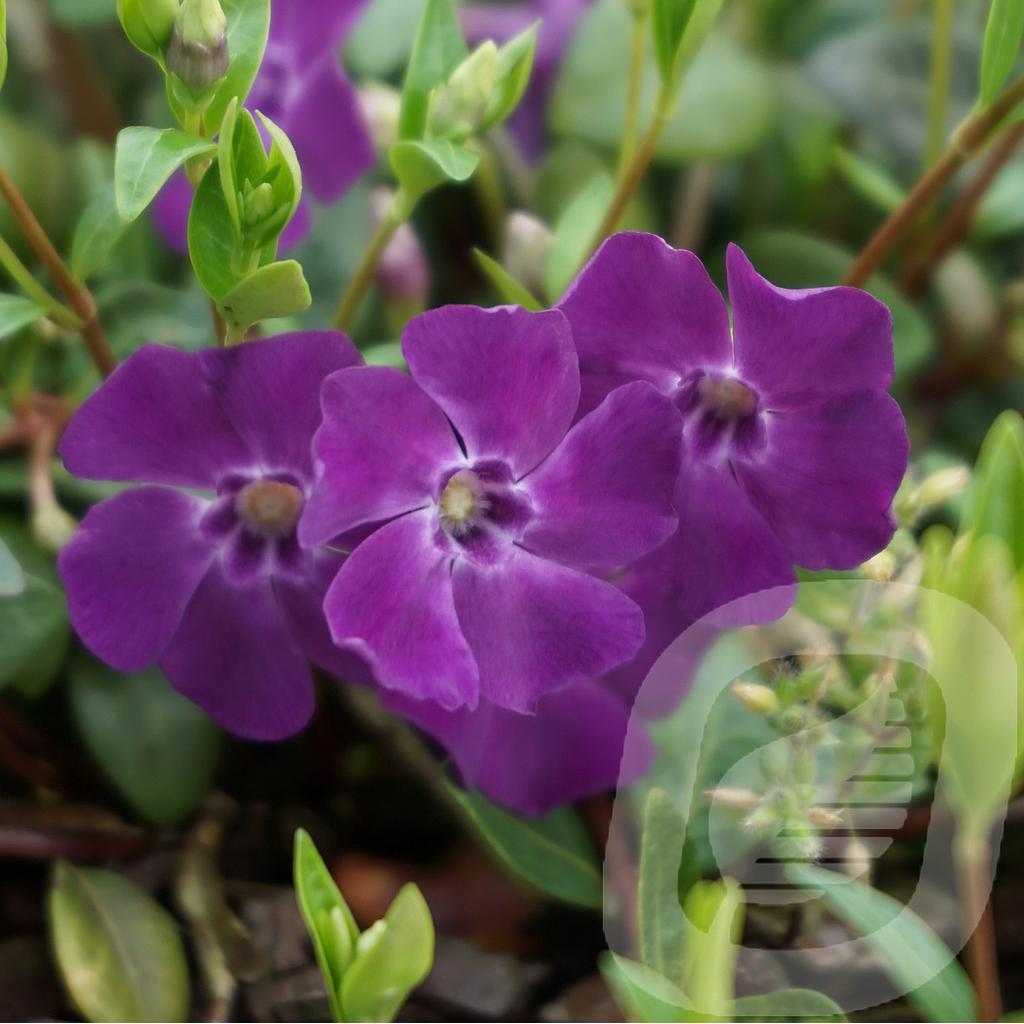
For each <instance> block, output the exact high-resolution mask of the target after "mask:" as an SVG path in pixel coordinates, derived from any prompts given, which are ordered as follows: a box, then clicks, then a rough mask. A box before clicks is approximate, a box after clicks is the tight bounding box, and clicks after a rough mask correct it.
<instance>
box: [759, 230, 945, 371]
mask: <svg viewBox="0 0 1024 1024" xmlns="http://www.w3.org/2000/svg"><path fill="white" fill-rule="evenodd" d="M740 244H741V246H742V247H743V249H744V251H745V252H746V254H747V255H748V256H749V257H750V259H751V260H752V261H753V263H754V266H756V267H757V268H758V270H759V271H760V272H761V273H762V274H764V275H765V277H767V278H768V279H769V280H770V281H771V282H772V283H773V284H776V285H779V286H781V287H784V288H816V287H825V286H828V285H834V284H835V283H836V282H837V281H839V280H841V279H842V277H843V274H845V273H846V271H847V270H848V269H849V268H850V266H851V264H852V263H853V259H854V256H853V253H852V252H849V251H847V250H846V249H843V248H842V247H840V246H838V245H835V244H833V243H832V242H827V241H825V240H824V239H820V238H816V237H814V236H813V235H806V234H803V233H802V232H799V231H774V230H769V231H757V232H755V233H754V234H751V235H747V236H745V237H744V238H743V239H742V240H741V242H740ZM866 287H867V290H868V291H869V292H871V293H872V294H873V295H874V296H875V297H876V298H877V299H880V300H881V301H882V302H884V303H885V304H886V305H887V306H888V307H889V310H890V312H891V313H892V319H893V344H894V346H895V353H896V383H897V387H901V386H905V384H906V382H907V380H908V378H910V377H911V376H912V375H913V374H914V373H915V372H916V371H917V370H919V369H920V368H921V367H922V366H923V365H924V363H925V362H926V361H927V360H928V358H929V357H930V356H931V353H932V349H933V347H934V343H935V342H934V336H933V334H932V329H931V326H930V325H929V323H928V321H927V320H926V319H925V317H924V316H922V314H921V313H920V311H919V310H917V309H916V308H915V307H914V306H912V305H911V304H910V303H909V302H907V300H906V299H904V298H903V296H902V295H901V294H900V291H899V289H898V288H896V286H895V285H893V284H892V282H890V281H889V280H888V278H885V277H883V276H882V275H881V274H876V275H875V276H874V277H872V278H871V280H870V281H868V283H867V286H866Z"/></svg>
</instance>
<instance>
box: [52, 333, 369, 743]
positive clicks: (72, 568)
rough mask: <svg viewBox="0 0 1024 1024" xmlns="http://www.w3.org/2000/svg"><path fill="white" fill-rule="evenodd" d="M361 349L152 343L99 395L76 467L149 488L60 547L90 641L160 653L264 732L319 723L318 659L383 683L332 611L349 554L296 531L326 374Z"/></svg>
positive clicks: (283, 343) (169, 667)
mask: <svg viewBox="0 0 1024 1024" xmlns="http://www.w3.org/2000/svg"><path fill="white" fill-rule="evenodd" d="M361 361H362V360H361V358H360V356H359V353H358V352H357V351H356V349H355V348H354V347H353V346H352V344H351V343H350V342H349V340H348V339H347V338H346V337H345V336H344V335H342V334H338V333H335V332H319V333H310V334H295V335H281V336H279V337H277V338H272V339H269V340H266V341H256V342H250V343H249V344H246V345H243V346H239V347H237V348H228V349H205V350H203V351H200V352H194V353H187V352H181V351H178V350H176V349H172V348H166V347H163V346H160V345H146V346H144V347H143V348H141V349H139V351H138V352H136V353H135V354H134V355H132V356H131V357H130V358H129V359H128V360H127V361H126V362H124V363H122V364H121V366H119V367H118V368H117V370H115V371H114V373H113V374H112V375H111V377H110V378H109V380H107V382H106V383H105V384H104V385H103V386H102V387H101V388H100V389H99V390H98V391H96V392H95V393H94V394H93V395H92V396H91V397H90V398H89V399H87V400H86V402H85V404H84V405H83V406H82V407H81V408H80V409H79V410H78V412H77V413H76V415H75V416H74V418H73V419H72V421H71V423H70V424H69V426H68V428H67V431H66V433H65V435H64V439H63V441H62V443H61V449H60V450H61V455H62V456H63V458H64V462H65V464H66V465H67V467H68V469H69V470H70V471H71V472H72V473H75V474H77V475H79V476H84V477H88V478H90V479H95V480H116V481H131V482H137V481H142V482H145V484H146V486H142V487H135V488H131V489H129V490H126V491H123V492H122V493H121V494H119V495H117V496H116V497H113V498H110V499H108V500H107V501H103V502H101V503H100V504H98V505H96V506H94V507H93V508H92V509H91V510H90V512H89V514H88V515H87V516H86V517H85V519H84V520H83V522H82V525H81V527H80V528H79V530H78V532H77V533H76V534H75V536H74V537H73V538H72V540H71V542H70V543H69V544H68V546H67V547H66V548H65V549H64V550H63V552H62V553H61V556H60V562H59V567H60V572H61V575H62V577H63V579H64V585H65V588H66V590H67V595H68V607H69V610H70V615H71V621H72V623H73V624H74V626H75V629H76V630H77V632H78V635H79V636H80V637H81V639H82V641H83V642H84V643H85V645H86V646H87V647H88V648H89V649H90V650H91V651H93V653H95V654H96V655H97V656H98V657H100V658H102V659H103V660H104V661H106V662H108V663H109V664H110V665H112V666H113V667H114V668H117V669H120V670H122V671H125V672H130V671H135V670H138V669H142V668H145V667H146V666H148V665H151V664H153V663H154V662H157V663H159V665H160V667H161V668H162V669H163V671H164V673H165V674H166V675H167V678H168V679H169V680H170V681H171V683H172V684H173V685H174V686H175V688H176V689H178V690H179V691H180V692H181V693H182V694H184V695H185V696H186V697H188V698H190V699H191V700H193V701H195V702H196V703H197V704H199V705H201V706H202V707H203V708H205V709H206V711H207V712H208V713H209V714H210V715H211V716H212V717H213V718H214V719H216V720H217V721H218V722H220V723H221V724H222V725H223V726H225V727H226V728H227V729H230V730H231V731H232V732H235V733H238V734H240V735H242V736H246V737H249V738H252V739H263V740H270V739H280V738H282V737H284V736H288V735H290V734H291V733H294V732H296V731H297V730H298V729H300V728H302V726H303V725H305V724H306V722H307V721H308V719H309V717H310V715H311V714H312V711H313V705H314V692H313V682H312V678H311V676H310V669H309V662H310V661H313V662H316V663H317V664H319V665H322V666H323V667H325V668H329V669H331V670H333V671H336V672H337V673H338V674H340V675H343V676H345V677H346V678H349V679H355V680H356V681H366V682H368V681H370V677H369V673H368V671H367V669H366V666H365V664H364V663H362V662H360V661H359V659H358V658H356V657H355V656H353V655H351V654H346V653H344V652H342V651H339V650H338V649H337V648H336V647H334V645H333V644H332V643H331V641H330V637H329V636H328V633H327V629H326V627H325V625H324V623H323V614H322V611H321V605H322V601H323V595H324V592H325V590H326V589H327V585H328V584H329V583H330V581H331V579H332V578H333V577H334V574H335V573H336V572H337V570H338V567H339V565H340V564H341V562H342V558H341V556H340V555H338V554H335V553H334V552H332V551H328V550H324V549H320V550H317V551H306V550H303V549H302V548H300V547H299V544H298V540H297V538H296V524H297V522H298V519H299V516H300V514H301V513H302V510H303V508H304V506H305V504H306V500H307V497H308V494H309V491H310V488H311V485H312V483H313V460H312V456H311V454H310V442H311V440H312V437H313V432H314V430H315V429H316V426H317V423H318V420H319V406H318V396H319V391H320V386H321V384H322V382H323V380H324V378H325V377H326V376H327V375H328V374H330V373H332V372H334V371H335V370H339V369H341V368H343V367H352V366H356V365H358V364H360V363H361Z"/></svg>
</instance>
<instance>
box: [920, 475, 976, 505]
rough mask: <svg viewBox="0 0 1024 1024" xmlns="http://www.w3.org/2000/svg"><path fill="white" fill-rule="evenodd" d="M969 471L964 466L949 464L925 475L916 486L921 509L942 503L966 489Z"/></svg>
mask: <svg viewBox="0 0 1024 1024" xmlns="http://www.w3.org/2000/svg"><path fill="white" fill-rule="evenodd" d="M970 482H971V471H970V470H969V469H968V468H967V467H966V466H949V467H948V468H947V469H940V470H939V471H938V472H937V473H932V474H931V476H928V477H925V479H924V481H923V482H922V483H921V486H920V487H919V488H918V492H917V494H918V504H919V506H920V508H921V509H922V511H926V510H928V509H931V508H936V507H938V506H939V505H944V504H945V503H946V502H947V501H952V499H953V498H956V497H958V496H959V495H961V494H963V492H964V491H965V490H967V486H968V484H970Z"/></svg>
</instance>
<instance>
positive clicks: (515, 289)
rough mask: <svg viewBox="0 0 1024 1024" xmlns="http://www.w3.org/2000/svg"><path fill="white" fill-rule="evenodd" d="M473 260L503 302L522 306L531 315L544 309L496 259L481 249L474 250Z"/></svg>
mask: <svg viewBox="0 0 1024 1024" xmlns="http://www.w3.org/2000/svg"><path fill="white" fill-rule="evenodd" d="M473 258H474V259H475V260H476V265H477V266H478V267H479V268H480V269H481V270H482V271H483V272H484V274H485V275H486V276H487V279H488V280H489V281H490V282H491V284H492V285H494V289H495V291H496V292H497V293H498V295H500V296H501V298H502V299H503V300H504V301H505V302H509V303H511V304H512V305H514V306H522V307H523V309H528V310H530V312H531V313H536V312H537V311H538V310H541V309H543V308H544V307H543V305H542V304H541V302H540V300H539V299H536V298H534V296H533V295H531V294H530V290H529V289H528V288H527V287H526V285H524V284H520V283H519V281H517V280H516V279H515V278H514V277H513V276H512V275H511V274H510V273H509V272H508V271H507V270H506V269H505V268H504V267H503V266H502V265H501V264H500V263H499V262H498V261H497V260H496V259H494V258H493V257H491V256H488V255H487V253H485V252H484V251H483V250H482V249H474V250H473Z"/></svg>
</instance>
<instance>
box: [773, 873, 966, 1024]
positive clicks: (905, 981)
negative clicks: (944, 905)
mask: <svg viewBox="0 0 1024 1024" xmlns="http://www.w3.org/2000/svg"><path fill="white" fill-rule="evenodd" d="M786 870H787V874H789V877H790V878H791V880H792V881H794V882H795V883H796V884H797V885H800V886H802V887H803V888H805V889H813V890H818V891H820V892H821V893H822V897H823V899H824V900H825V903H826V905H827V906H828V908H829V910H831V911H832V913H833V914H835V915H836V917H838V918H839V919H840V920H841V921H842V922H843V923H844V924H845V925H846V926H847V927H848V928H849V929H850V930H851V931H853V932H854V933H855V934H857V935H859V936H861V937H863V938H864V939H865V940H866V941H867V943H868V945H870V946H871V947H872V948H873V949H874V950H875V951H876V952H877V953H878V957H879V963H880V964H881V965H882V966H883V967H884V968H885V970H886V971H888V973H889V974H890V975H891V977H892V978H893V980H894V981H895V982H896V983H897V984H898V985H899V986H900V990H901V991H904V992H907V993H908V995H907V998H908V999H909V1000H910V1002H911V1003H913V1004H914V1006H915V1007H916V1008H917V1010H918V1011H919V1012H920V1013H921V1014H922V1015H923V1016H924V1018H925V1019H926V1020H934V1021H961V1020H977V1016H976V1015H977V1012H978V1010H977V1006H976V1004H975V998H974V990H973V989H972V987H971V983H970V981H969V980H968V978H967V975H966V973H965V972H964V969H963V968H962V967H961V966H960V964H959V962H958V961H957V959H956V957H955V956H954V955H953V953H952V951H951V950H950V949H949V947H948V946H947V945H946V944H945V943H944V942H943V941H942V939H940V938H939V937H938V936H937V935H936V934H935V932H933V931H932V930H931V929H930V928H929V927H928V925H926V924H925V923H924V921H922V920H921V918H919V917H918V916H917V915H916V914H915V913H914V912H913V911H911V910H909V909H908V908H907V907H904V906H903V904H902V903H900V902H899V901H898V900H894V899H893V898H892V897H891V896H888V895H886V894H885V893H883V892H879V891H878V890H877V889H873V888H872V887H871V886H870V885H865V884H864V883H862V882H852V881H851V880H850V879H849V878H847V877H846V876H845V875H841V874H838V873H837V872H834V871H826V870H825V869H824V868H818V867H812V866H811V865H808V864H790V865H788V866H787V869H786Z"/></svg>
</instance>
